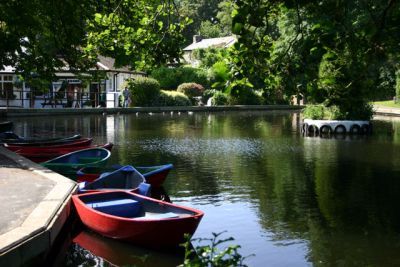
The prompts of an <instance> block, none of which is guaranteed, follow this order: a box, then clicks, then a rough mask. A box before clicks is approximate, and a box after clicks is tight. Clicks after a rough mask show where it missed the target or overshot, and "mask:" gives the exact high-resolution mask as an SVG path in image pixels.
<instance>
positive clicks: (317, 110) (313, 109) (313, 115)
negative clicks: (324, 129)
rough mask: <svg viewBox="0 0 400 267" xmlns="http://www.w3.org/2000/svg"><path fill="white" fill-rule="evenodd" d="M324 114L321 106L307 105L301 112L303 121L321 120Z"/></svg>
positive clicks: (323, 108)
mask: <svg viewBox="0 0 400 267" xmlns="http://www.w3.org/2000/svg"><path fill="white" fill-rule="evenodd" d="M324 114H325V107H324V106H323V105H308V106H307V107H306V108H305V109H304V110H303V116H304V118H305V119H312V120H322V119H323V118H324V116H325V115H324Z"/></svg>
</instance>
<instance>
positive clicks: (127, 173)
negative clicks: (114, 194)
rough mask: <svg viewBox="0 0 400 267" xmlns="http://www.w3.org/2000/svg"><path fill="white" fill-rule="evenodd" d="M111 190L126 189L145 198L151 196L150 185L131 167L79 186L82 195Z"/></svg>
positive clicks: (125, 167) (128, 166)
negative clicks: (88, 192)
mask: <svg viewBox="0 0 400 267" xmlns="http://www.w3.org/2000/svg"><path fill="white" fill-rule="evenodd" d="M110 189H126V190H130V191H135V192H136V193H138V194H141V195H144V196H147V195H149V194H150V185H149V184H147V183H146V180H145V179H144V177H143V175H142V174H141V173H140V172H138V171H137V170H136V169H135V168H134V167H132V166H130V165H126V166H123V167H121V168H119V169H118V170H115V171H113V172H110V173H107V174H106V175H103V176H101V177H99V178H97V179H96V180H94V181H93V182H81V183H80V184H79V192H80V193H83V192H87V191H99V190H110Z"/></svg>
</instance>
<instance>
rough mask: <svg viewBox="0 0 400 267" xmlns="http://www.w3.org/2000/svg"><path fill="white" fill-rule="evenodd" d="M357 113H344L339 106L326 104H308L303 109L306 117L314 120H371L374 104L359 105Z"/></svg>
mask: <svg viewBox="0 0 400 267" xmlns="http://www.w3.org/2000/svg"><path fill="white" fill-rule="evenodd" d="M354 109H355V111H356V112H357V113H356V115H349V114H348V113H343V111H342V110H341V109H340V108H339V107H338V106H330V107H326V106H324V105H307V106H306V108H305V109H304V110H303V117H304V118H305V119H313V120H347V119H350V120H370V119H371V118H372V115H373V109H372V105H370V104H366V105H365V106H357V107H355V108H354Z"/></svg>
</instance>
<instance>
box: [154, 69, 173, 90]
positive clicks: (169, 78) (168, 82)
mask: <svg viewBox="0 0 400 267" xmlns="http://www.w3.org/2000/svg"><path fill="white" fill-rule="evenodd" d="M150 76H151V77H152V78H154V79H156V80H157V81H158V82H159V83H160V87H161V88H162V89H176V87H177V81H176V77H175V76H176V75H175V69H173V68H167V67H160V68H158V69H155V70H153V71H152V72H151V75H150Z"/></svg>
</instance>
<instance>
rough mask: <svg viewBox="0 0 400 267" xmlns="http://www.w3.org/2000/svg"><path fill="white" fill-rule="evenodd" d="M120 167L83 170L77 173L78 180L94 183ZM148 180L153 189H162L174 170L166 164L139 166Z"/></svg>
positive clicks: (138, 168) (139, 169) (170, 165)
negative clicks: (105, 173) (103, 175)
mask: <svg viewBox="0 0 400 267" xmlns="http://www.w3.org/2000/svg"><path fill="white" fill-rule="evenodd" d="M118 167H120V166H115V167H111V168H103V169H102V168H91V167H89V168H83V169H81V170H79V171H78V172H77V180H78V181H80V182H92V181H94V180H96V179H97V178H99V177H100V175H101V174H102V173H104V172H110V171H114V170H115V169H117V168H118ZM135 168H136V170H138V171H139V172H140V173H141V174H142V175H143V176H144V178H145V179H146V183H148V184H150V185H151V186H152V187H160V186H162V184H163V183H164V181H165V179H166V178H167V176H168V174H169V172H170V170H172V169H173V165H172V164H165V165H159V166H146V167H143V166H139V167H136V166H135Z"/></svg>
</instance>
